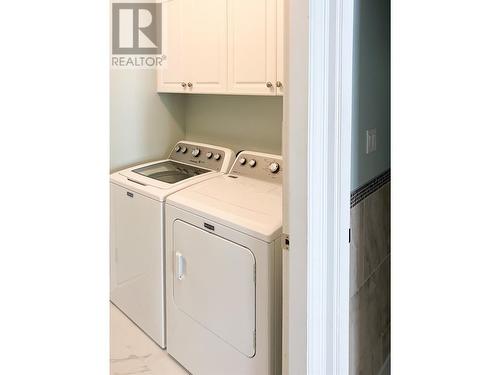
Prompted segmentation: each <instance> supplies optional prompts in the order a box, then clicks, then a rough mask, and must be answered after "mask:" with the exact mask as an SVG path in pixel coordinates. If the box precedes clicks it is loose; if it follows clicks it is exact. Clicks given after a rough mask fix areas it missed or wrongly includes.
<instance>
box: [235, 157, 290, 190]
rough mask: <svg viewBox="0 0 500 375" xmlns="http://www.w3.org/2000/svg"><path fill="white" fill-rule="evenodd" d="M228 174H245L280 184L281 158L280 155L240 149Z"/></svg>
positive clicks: (281, 172) (281, 174)
mask: <svg viewBox="0 0 500 375" xmlns="http://www.w3.org/2000/svg"><path fill="white" fill-rule="evenodd" d="M229 175H230V176H233V177H237V176H246V177H251V178H257V179H259V180H266V181H269V182H276V183H280V184H281V182H282V179H283V178H282V176H283V158H282V157H281V156H280V155H273V154H264V153H261V152H254V151H241V152H240V153H239V154H238V156H237V157H236V160H235V161H234V164H233V166H232V167H231V170H230V171H229Z"/></svg>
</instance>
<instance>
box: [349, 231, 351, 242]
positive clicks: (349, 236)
mask: <svg viewBox="0 0 500 375" xmlns="http://www.w3.org/2000/svg"><path fill="white" fill-rule="evenodd" d="M349 243H351V228H349Z"/></svg>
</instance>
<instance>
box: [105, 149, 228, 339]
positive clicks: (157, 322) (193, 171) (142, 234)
mask: <svg viewBox="0 0 500 375" xmlns="http://www.w3.org/2000/svg"><path fill="white" fill-rule="evenodd" d="M233 161H234V152H233V151H231V150H229V149H227V148H224V147H219V146H213V145H207V144H202V143H194V142H188V141H182V142H179V143H177V144H176V145H175V147H174V149H173V150H172V152H171V153H170V156H169V158H168V159H166V160H160V161H155V162H152V163H146V164H142V165H139V166H135V167H132V168H128V169H125V170H123V171H120V172H116V173H113V174H112V175H111V178H110V183H111V186H110V193H111V214H110V219H111V223H110V253H111V254H110V255H111V256H110V266H111V267H110V268H111V270H110V276H111V280H110V282H111V291H110V299H111V302H112V303H113V304H114V305H116V306H117V307H118V308H119V309H120V310H121V311H122V312H123V313H125V314H126V315H127V316H128V317H129V318H130V319H131V320H132V321H133V322H134V323H135V324H136V325H137V326H139V327H140V328H141V329H142V330H143V331H144V332H145V333H146V334H147V335H149V336H150V337H151V338H152V339H153V340H154V341H155V342H156V343H157V344H158V345H160V346H161V347H162V348H165V341H166V338H165V320H166V318H165V299H164V298H165V290H164V288H165V269H164V259H165V235H164V233H165V232H164V228H165V223H164V217H165V216H164V215H165V211H164V205H165V199H166V197H167V196H168V195H169V194H172V193H174V192H176V191H179V190H180V189H183V188H186V187H188V186H191V185H193V184H196V183H199V182H201V181H204V180H207V179H210V178H214V177H216V176H219V175H221V174H223V173H226V172H227V171H228V170H229V167H230V166H231V164H232V162H233Z"/></svg>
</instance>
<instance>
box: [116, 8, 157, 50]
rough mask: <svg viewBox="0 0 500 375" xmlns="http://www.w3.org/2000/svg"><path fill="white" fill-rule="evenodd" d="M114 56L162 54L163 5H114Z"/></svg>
mask: <svg viewBox="0 0 500 375" xmlns="http://www.w3.org/2000/svg"><path fill="white" fill-rule="evenodd" d="M112 12H113V13H112V16H113V21H112V22H113V24H112V25H113V36H112V39H113V54H114V55H138V54H140V55H148V54H151V55H159V54H161V4H159V3H113V11H112Z"/></svg>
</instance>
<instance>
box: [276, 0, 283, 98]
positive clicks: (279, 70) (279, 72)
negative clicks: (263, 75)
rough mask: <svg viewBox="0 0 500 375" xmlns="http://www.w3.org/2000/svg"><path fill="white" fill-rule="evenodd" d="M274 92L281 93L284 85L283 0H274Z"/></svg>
mask: <svg viewBox="0 0 500 375" xmlns="http://www.w3.org/2000/svg"><path fill="white" fill-rule="evenodd" d="M276 5H277V7H276V9H277V14H276V20H277V23H276V36H277V38H276V40H277V44H276V94H277V95H283V90H284V87H285V82H284V79H285V57H284V56H285V0H277V2H276Z"/></svg>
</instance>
